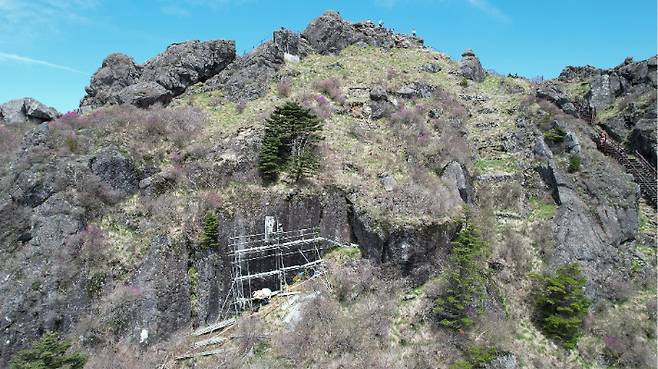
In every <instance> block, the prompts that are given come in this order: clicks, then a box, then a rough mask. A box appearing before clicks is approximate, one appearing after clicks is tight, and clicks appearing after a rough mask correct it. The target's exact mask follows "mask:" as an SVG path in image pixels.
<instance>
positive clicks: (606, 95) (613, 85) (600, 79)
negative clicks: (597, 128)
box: [589, 73, 622, 110]
mask: <svg viewBox="0 0 658 369" xmlns="http://www.w3.org/2000/svg"><path fill="white" fill-rule="evenodd" d="M591 86H592V90H591V95H590V98H589V105H590V107H592V108H594V109H596V110H602V109H603V108H605V107H606V106H608V105H610V104H611V103H612V102H613V101H614V99H615V97H617V96H618V95H619V94H620V93H621V91H622V85H621V83H620V80H619V76H617V75H616V74H608V73H602V74H599V75H596V76H595V77H594V78H593V79H592V82H591Z"/></svg>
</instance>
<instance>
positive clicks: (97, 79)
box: [80, 53, 142, 109]
mask: <svg viewBox="0 0 658 369" xmlns="http://www.w3.org/2000/svg"><path fill="white" fill-rule="evenodd" d="M141 73H142V67H141V66H140V65H137V64H135V61H134V60H133V59H132V58H131V57H129V56H128V55H125V54H120V53H114V54H110V55H108V56H107V57H106V58H105V60H103V64H101V67H100V69H98V70H97V71H96V73H94V75H93V76H92V77H91V82H90V83H89V86H87V87H86V88H85V91H86V92H87V95H86V96H85V97H84V98H83V99H82V101H81V102H80V107H81V108H83V109H84V108H96V107H99V106H102V105H105V104H117V103H119V101H118V96H119V93H120V92H121V90H123V89H124V88H126V87H128V86H130V85H133V84H135V83H137V81H138V80H139V76H140V75H141Z"/></svg>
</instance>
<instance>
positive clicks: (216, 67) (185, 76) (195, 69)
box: [139, 40, 235, 96]
mask: <svg viewBox="0 0 658 369" xmlns="http://www.w3.org/2000/svg"><path fill="white" fill-rule="evenodd" d="M234 59H235V43H234V42H233V41H224V40H213V41H205V42H201V41H197V40H194V41H187V42H182V43H176V44H173V45H170V46H169V47H167V50H165V51H164V52H163V53H161V54H160V55H157V56H156V57H155V58H153V59H151V60H148V61H147V62H146V63H145V64H144V68H143V71H142V75H141V77H140V79H139V81H140V82H155V83H157V84H159V85H160V86H162V87H164V88H165V89H166V90H168V91H170V92H171V94H172V95H173V96H177V95H180V94H182V93H183V92H185V89H186V88H187V87H189V86H191V85H193V84H195V83H197V82H204V81H206V80H207V79H209V78H210V77H212V76H214V75H216V74H217V73H219V72H221V71H222V70H224V68H226V66H227V65H228V64H230V63H231V62H232V61H233V60H234Z"/></svg>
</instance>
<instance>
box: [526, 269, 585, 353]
mask: <svg viewBox="0 0 658 369" xmlns="http://www.w3.org/2000/svg"><path fill="white" fill-rule="evenodd" d="M533 278H534V279H535V280H536V281H538V282H539V288H538V291H537V293H536V294H535V298H536V303H537V320H538V322H539V325H540V327H541V329H542V331H543V332H544V334H545V335H546V336H548V337H550V338H552V339H554V340H556V341H559V342H561V343H562V345H563V346H564V347H565V348H567V349H572V348H575V347H576V344H577V343H578V339H579V338H580V336H581V331H580V328H581V326H582V324H583V320H584V319H585V316H587V311H588V309H589V306H590V304H591V301H590V300H589V299H588V298H587V297H585V291H584V289H583V288H584V287H585V284H586V283H587V281H586V280H585V278H583V277H582V276H581V271H580V267H579V266H578V264H568V265H566V266H563V267H560V268H559V269H558V270H557V271H556V272H555V274H552V275H533Z"/></svg>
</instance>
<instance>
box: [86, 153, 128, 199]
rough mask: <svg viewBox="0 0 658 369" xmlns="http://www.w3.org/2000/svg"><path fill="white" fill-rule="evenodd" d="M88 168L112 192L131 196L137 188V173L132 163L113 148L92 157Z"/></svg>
mask: <svg viewBox="0 0 658 369" xmlns="http://www.w3.org/2000/svg"><path fill="white" fill-rule="evenodd" d="M89 168H90V169H91V172H92V173H94V174H96V175H97V176H99V177H100V178H101V179H102V180H103V181H104V182H105V183H107V184H108V185H109V186H110V187H112V188H113V189H114V190H117V191H121V192H123V193H125V194H132V193H134V192H136V191H137V189H138V187H139V173H138V172H137V169H136V168H135V166H134V164H133V162H132V161H131V160H130V159H128V158H126V157H125V156H124V155H123V154H122V153H120V152H119V151H118V150H116V149H114V148H109V149H106V150H103V151H101V152H100V153H99V154H98V155H96V156H95V157H93V158H92V159H91V160H90V161H89Z"/></svg>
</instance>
